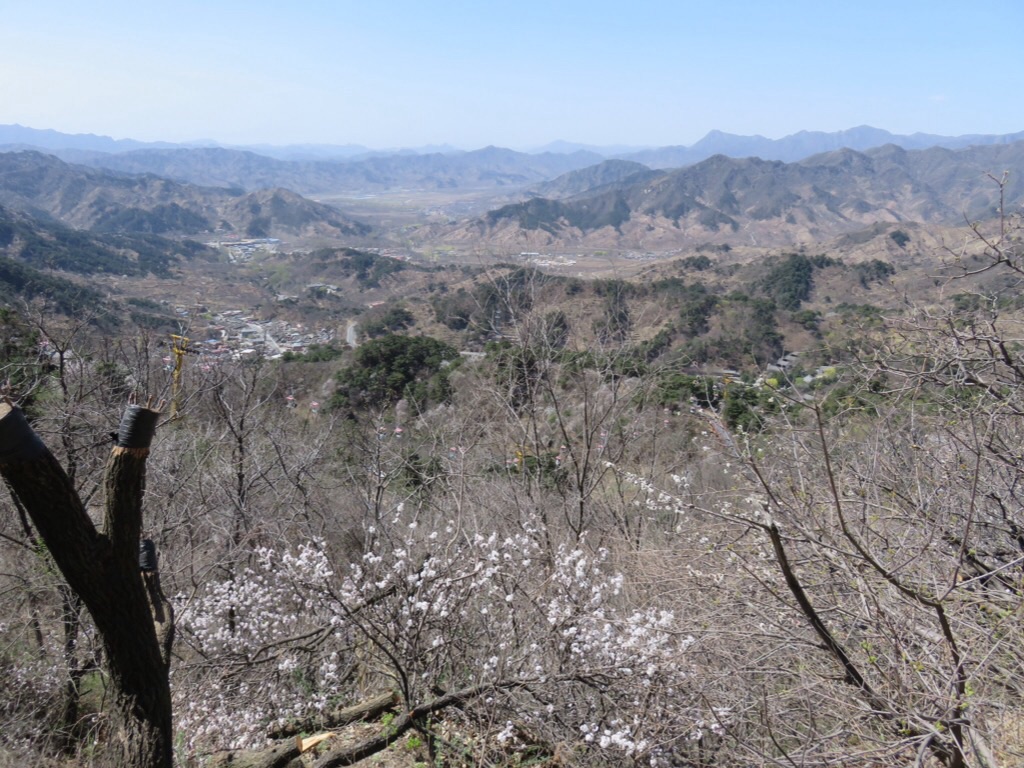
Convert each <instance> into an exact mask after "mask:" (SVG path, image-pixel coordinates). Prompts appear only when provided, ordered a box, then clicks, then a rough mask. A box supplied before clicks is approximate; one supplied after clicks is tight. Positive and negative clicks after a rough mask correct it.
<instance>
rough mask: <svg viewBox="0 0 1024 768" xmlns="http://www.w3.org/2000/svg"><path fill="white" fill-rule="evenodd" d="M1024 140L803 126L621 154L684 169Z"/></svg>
mask: <svg viewBox="0 0 1024 768" xmlns="http://www.w3.org/2000/svg"><path fill="white" fill-rule="evenodd" d="M1022 139H1024V131H1022V132H1019V133H1012V134H967V135H963V136H939V135H936V134H930V133H914V134H910V135H900V134H894V133H890V132H889V131H886V130H883V129H881V128H872V127H871V126H869V125H862V126H858V127H856V128H850V129H847V130H844V131H833V132H825V131H799V132H798V133H794V134H791V135H789V136H784V137H782V138H781V139H768V138H765V137H764V136H757V135H755V136H739V135H736V134H731V133H724V132H723V131H710V132H709V133H708V134H707V135H706V136H705V137H704V138H702V139H701V140H700V141H698V142H697V143H696V144H693V145H692V146H688V147H687V146H677V147H660V148H658V149H649V150H643V151H640V152H633V153H629V154H623V155H619V157H621V158H622V159H625V160H633V161H635V162H638V163H643V164H644V165H647V166H649V167H651V168H681V167H683V166H687V165H693V164H694V163H699V162H701V161H702V160H706V159H708V158H709V157H712V156H714V155H727V156H729V157H759V158H761V159H762V160H782V161H784V162H789V163H791V162H796V161H798V160H803V159H805V158H807V157H811V156H813V155H817V154H821V153H823V152H832V151H835V150H838V149H853V150H857V151H862V152H863V151H867V150H869V149H874V148H876V147H882V146H885V145H887V144H894V145H896V146H898V147H902V148H903V149H928V148H930V147H944V148H946V149H963V148H965V147H969V146H987V145H995V144H1010V143H1014V142H1017V141H1021V140H1022Z"/></svg>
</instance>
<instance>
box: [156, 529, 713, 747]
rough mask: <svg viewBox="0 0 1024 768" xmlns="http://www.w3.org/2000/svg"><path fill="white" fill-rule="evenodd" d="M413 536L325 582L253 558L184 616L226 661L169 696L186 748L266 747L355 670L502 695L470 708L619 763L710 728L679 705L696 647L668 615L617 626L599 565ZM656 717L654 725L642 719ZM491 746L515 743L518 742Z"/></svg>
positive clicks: (506, 539) (394, 534)
mask: <svg viewBox="0 0 1024 768" xmlns="http://www.w3.org/2000/svg"><path fill="white" fill-rule="evenodd" d="M413 522H415V521H413V520H409V519H407V518H406V515H405V513H404V512H403V511H401V510H398V511H396V512H395V515H394V518H392V519H389V520H388V521H387V523H386V525H384V529H382V530H371V531H370V534H371V538H370V542H369V545H368V548H367V550H366V552H365V553H364V554H363V556H362V558H361V560H360V561H359V562H356V563H352V564H350V565H348V566H347V567H345V566H340V565H339V566H337V567H331V563H330V562H329V558H328V557H327V555H326V554H325V548H324V546H323V544H322V542H310V543H308V544H304V545H302V546H300V547H298V548H297V549H296V550H295V551H272V550H269V549H263V550H259V551H258V552H257V553H256V556H255V557H254V561H253V564H252V565H251V566H250V567H249V568H247V569H245V570H244V571H243V572H240V573H237V574H236V575H235V576H234V578H233V579H223V580H221V581H218V582H215V583H211V584H209V585H208V587H207V588H206V590H204V592H203V593H202V595H200V596H199V597H198V598H197V599H195V600H193V601H192V602H191V603H190V604H189V605H187V606H183V608H182V611H181V615H180V622H181V625H182V626H183V628H184V631H185V633H186V634H187V636H188V638H189V641H190V642H191V643H192V644H193V645H194V647H195V649H196V651H197V653H198V654H199V655H200V656H201V657H202V658H203V659H206V660H213V659H217V660H218V663H217V664H216V665H211V666H210V669H211V670H212V669H214V668H215V669H216V672H213V671H211V672H210V673H208V674H207V673H204V669H205V667H204V666H203V664H201V663H199V664H197V665H195V666H194V667H193V668H192V670H191V672H192V674H193V675H198V679H199V680H201V682H199V683H198V684H193V685H185V684H184V680H183V681H182V684H181V685H176V688H175V691H176V695H177V696H178V711H179V713H180V714H179V721H178V722H179V730H180V731H181V732H183V733H189V734H191V742H190V744H189V746H190V747H191V748H193V749H198V748H200V747H203V748H206V749H209V748H212V747H217V748H226V747H241V746H245V747H253V746H258V745H260V744H262V743H264V742H265V735H266V732H267V728H268V726H272V725H274V724H275V723H279V722H281V721H282V720H286V719H289V718H301V717H308V716H310V715H316V714H317V713H320V712H322V711H323V710H324V709H325V708H327V707H328V706H329V705H330V704H331V703H333V700H334V699H335V698H339V699H340V700H345V697H351V696H353V695H355V694H354V692H353V691H352V690H351V689H349V688H346V687H345V683H344V681H341V680H339V679H338V669H339V667H341V666H347V665H348V664H349V663H351V662H352V661H353V660H354V659H355V660H358V663H359V664H360V665H364V666H365V667H367V668H370V669H372V670H374V671H375V672H376V673H377V674H379V675H380V676H381V678H382V679H383V680H390V681H391V684H392V685H396V687H399V688H400V690H401V692H402V693H403V695H406V696H408V697H409V699H410V700H411V701H410V703H412V704H421V703H424V702H426V701H429V700H430V698H432V697H433V696H434V695H436V694H435V693H434V691H435V690H436V689H437V688H438V687H442V688H444V689H445V690H456V689H459V688H465V687H470V686H479V685H493V686H494V688H493V691H494V692H493V694H489V695H487V696H484V697H481V699H480V700H478V701H476V702H474V705H475V706H478V707H479V706H483V707H490V708H491V709H492V710H493V716H494V717H495V718H500V719H499V720H498V722H506V721H507V722H512V721H513V720H514V721H515V722H516V723H517V724H519V726H521V727H525V728H527V729H533V730H535V731H536V732H538V733H539V734H541V735H543V737H544V738H546V739H550V740H552V741H559V740H565V739H566V738H573V739H580V740H582V742H583V743H584V744H585V745H586V746H587V748H588V749H593V750H597V751H598V752H608V753H609V757H608V758H607V759H608V761H610V762H611V763H614V762H615V760H614V759H612V758H611V757H610V755H612V754H618V755H620V756H623V757H628V758H630V759H631V760H639V759H643V760H644V761H648V760H649V759H652V758H655V757H657V755H659V754H661V753H662V752H663V751H664V750H665V748H666V747H665V744H666V743H667V742H669V741H672V740H673V739H677V740H680V741H685V739H686V736H687V734H689V733H691V732H693V731H694V730H695V729H699V728H702V727H704V726H701V725H698V723H700V722H702V721H704V720H707V717H706V713H704V712H703V711H702V709H701V707H699V706H697V705H695V704H693V703H692V702H691V700H690V697H688V696H687V694H686V688H687V686H688V684H689V680H690V677H691V675H692V665H691V664H690V663H689V662H688V661H687V658H686V657H687V652H688V649H690V647H691V646H692V645H693V644H694V639H693V637H691V636H689V635H687V634H685V633H682V632H679V631H677V624H678V620H677V617H676V616H675V615H674V614H673V613H672V612H670V611H667V610H663V609H660V608H657V607H651V608H646V609H636V608H633V609H630V610H624V609H623V606H624V604H625V601H624V599H623V591H624V588H625V585H624V579H623V577H622V575H621V574H618V573H615V572H614V570H613V569H612V568H611V567H610V565H609V562H608V561H609V553H608V552H607V551H606V550H603V549H597V550H593V549H590V548H588V547H586V539H585V538H584V539H583V540H581V541H577V542H574V543H572V544H570V543H562V544H557V545H552V543H551V541H550V533H549V531H548V530H547V529H546V528H545V527H544V526H543V525H542V524H541V523H540V522H538V521H536V520H530V521H527V522H525V523H523V524H521V525H520V526H519V528H518V530H514V531H506V532H498V531H493V530H492V531H476V532H473V533H466V532H462V531H459V530H458V529H457V528H456V527H455V526H454V525H447V526H444V527H440V528H439V529H430V527H429V526H426V525H422V524H419V523H416V524H414V525H413V524H411V523H413ZM314 641H315V647H312V648H311V647H310V645H311V642H314ZM176 679H177V675H176ZM193 682H195V681H193ZM652 702H657V706H658V707H659V710H660V711H659V715H658V717H656V718H655V717H651V716H650V714H649V713H647V714H641V712H644V711H646V708H647V707H649V706H651V703H652ZM556 711H557V713H558V718H557V720H556V719H555V718H553V717H552V714H553V713H554V712H556ZM559 728H560V729H561V731H559V730H558V729H559ZM566 728H569V729H572V735H571V736H570V735H569V734H567V733H566V732H565V729H566ZM666 734H667V735H666ZM498 735H499V741H501V740H505V741H509V740H511V741H513V742H514V740H515V735H514V729H512V728H511V727H506V728H505V729H504V730H502V731H501V733H500V734H498Z"/></svg>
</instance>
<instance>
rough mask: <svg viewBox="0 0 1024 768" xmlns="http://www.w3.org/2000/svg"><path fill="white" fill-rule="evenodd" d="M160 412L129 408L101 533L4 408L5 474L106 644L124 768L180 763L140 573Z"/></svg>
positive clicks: (0, 438)
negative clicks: (149, 465)
mask: <svg viewBox="0 0 1024 768" xmlns="http://www.w3.org/2000/svg"><path fill="white" fill-rule="evenodd" d="M157 415H158V414H157V412H156V411H154V410H151V409H148V408H141V407H138V406H129V408H128V409H127V410H126V411H125V414H124V418H123V419H122V422H121V430H120V432H119V433H118V440H117V444H116V445H115V446H114V448H113V450H112V452H111V456H110V460H109V462H108V464H107V473H106V483H105V484H106V491H107V508H106V525H105V530H104V532H103V533H101V532H99V531H97V530H96V527H95V526H94V525H93V523H92V520H91V519H90V518H89V516H88V514H87V513H86V511H85V508H84V506H83V505H82V501H81V499H80V498H79V496H78V493H77V492H76V491H75V488H74V486H73V484H72V482H71V480H70V478H69V477H68V475H67V473H66V472H65V471H64V469H63V468H62V467H61V466H60V464H59V463H58V462H57V460H56V459H55V458H54V456H53V454H52V453H50V451H49V450H48V449H47V448H46V446H45V445H44V444H43V442H42V441H41V440H40V439H39V437H38V436H37V435H36V434H35V432H34V431H33V430H32V428H31V427H30V426H29V424H28V422H27V421H26V420H25V416H24V414H23V413H22V412H21V411H20V410H19V409H17V408H14V407H12V406H10V405H7V404H0V475H2V476H3V478H4V480H5V481H6V483H7V485H8V487H9V488H10V490H11V493H12V494H13V495H14V496H15V497H16V498H17V499H18V501H19V502H20V503H21V504H22V506H23V507H24V508H25V510H27V512H28V514H29V517H30V518H31V520H32V523H33V525H34V526H35V527H36V530H37V531H38V532H39V536H40V537H41V538H42V540H43V542H44V543H45V544H46V547H47V549H48V550H49V552H50V555H51V556H52V557H53V560H54V562H55V563H56V564H57V567H58V568H59V569H60V571H61V573H62V574H63V575H64V578H65V579H66V580H67V582H68V585H69V586H70V587H71V588H72V589H73V590H74V591H75V592H76V593H77V594H78V595H79V596H80V597H81V598H82V602H83V603H84V604H85V606H86V608H87V609H88V611H89V613H90V614H91V615H92V618H93V621H94V622H95V624H96V628H97V630H98V631H99V633H100V636H101V638H102V640H103V649H104V657H105V659H106V667H107V671H108V673H109V675H110V683H111V685H110V691H111V694H112V703H113V714H114V722H115V726H116V727H115V740H114V744H113V745H112V746H113V752H114V760H115V763H116V765H118V766H123V767H124V768H171V765H172V733H171V695H170V686H169V683H168V674H167V673H168V667H167V661H166V658H165V655H164V654H162V653H161V647H160V643H159V642H158V640H157V630H156V627H155V625H154V617H153V615H152V612H151V609H150V604H151V601H150V596H149V594H148V593H147V590H146V587H145V585H144V584H143V579H142V575H141V573H140V571H139V533H140V531H141V528H142V496H143V491H144V488H145V465H146V457H147V456H148V455H149V445H150V442H151V441H152V438H153V435H154V433H155V429H156V418H157Z"/></svg>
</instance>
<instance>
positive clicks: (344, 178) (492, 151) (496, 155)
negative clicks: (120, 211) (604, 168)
mask: <svg viewBox="0 0 1024 768" xmlns="http://www.w3.org/2000/svg"><path fill="white" fill-rule="evenodd" d="M53 154H55V155H57V156H58V157H62V158H63V159H66V160H68V161H71V162H77V163H81V164H83V165H88V166H90V167H93V168H105V169H108V170H114V171H120V172H122V173H133V174H140V173H155V174H157V175H159V176H164V177H166V178H170V179H174V180H175V181H180V182H188V183H191V184H201V185H204V186H220V187H229V188H231V187H237V188H242V189H246V190H254V189H268V188H273V187H284V188H287V189H291V190H294V191H296V192H299V193H301V194H331V193H338V192H351V191H361V192H371V191H383V190H391V189H403V188H414V189H454V188H490V187H506V186H507V187H524V186H527V185H528V184H535V183H537V182H540V181H545V180H547V179H551V178H553V177H555V176H558V175H560V174H562V173H565V172H567V171H572V170H577V169H580V168H585V167H587V166H590V165H594V164H596V163H599V162H601V160H602V158H601V156H600V155H595V154H593V153H587V152H576V153H573V154H568V155H565V154H554V153H546V154H541V155H530V154H526V153H523V152H515V151H513V150H510V149H502V148H499V147H485V148H483V149H478V150H475V151H473V152H462V153H458V154H450V155H449V154H440V153H434V154H426V155H417V154H409V155H404V154H403V155H387V156H379V157H369V158H365V159H359V160H355V159H349V160H343V159H337V160H319V161H291V160H277V159H274V158H270V157H266V156H264V155H259V154H256V153H255V152H248V151H243V150H237V149H223V148H219V147H206V148H196V149H140V150H135V151H130V152H122V153H119V154H105V153H95V152H89V153H83V152H81V151H79V150H73V151H69V152H64V151H59V150H58V151H56V152H54V153H53Z"/></svg>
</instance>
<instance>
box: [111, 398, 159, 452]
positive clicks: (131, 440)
mask: <svg viewBox="0 0 1024 768" xmlns="http://www.w3.org/2000/svg"><path fill="white" fill-rule="evenodd" d="M159 417H160V412H159V411H154V410H152V409H150V408H144V407H143V406H141V405H129V406H128V407H127V408H125V409H124V415H123V416H122V417H121V426H120V427H119V428H118V430H117V446H118V448H149V446H150V444H151V443H152V442H153V435H154V434H155V433H156V421H157V419H158V418H159Z"/></svg>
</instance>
